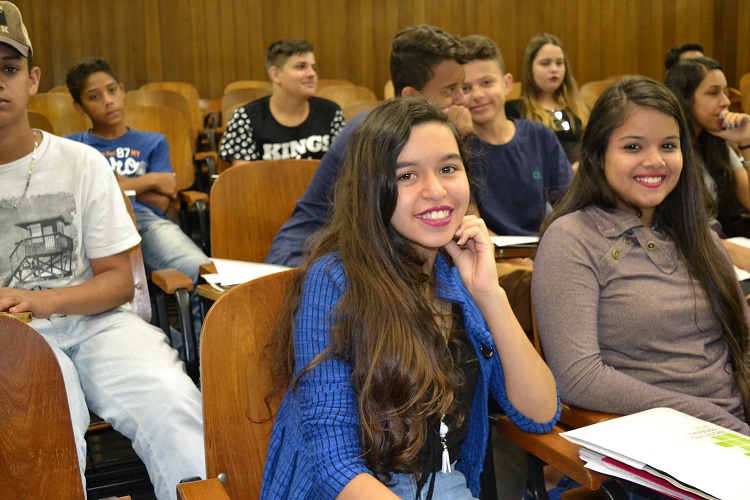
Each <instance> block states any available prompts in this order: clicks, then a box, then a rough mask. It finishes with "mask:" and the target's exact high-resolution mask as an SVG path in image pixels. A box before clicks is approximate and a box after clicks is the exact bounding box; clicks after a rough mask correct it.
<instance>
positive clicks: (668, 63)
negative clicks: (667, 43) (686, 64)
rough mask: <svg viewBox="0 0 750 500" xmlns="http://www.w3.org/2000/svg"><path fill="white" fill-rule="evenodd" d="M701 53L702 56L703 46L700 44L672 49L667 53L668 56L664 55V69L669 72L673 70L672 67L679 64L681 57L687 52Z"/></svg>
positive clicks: (690, 44) (683, 45)
mask: <svg viewBox="0 0 750 500" xmlns="http://www.w3.org/2000/svg"><path fill="white" fill-rule="evenodd" d="M693 51H696V52H700V53H701V54H702V53H703V52H704V51H703V45H701V44H699V43H685V44H682V45H680V46H679V47H672V48H671V49H669V50H668V51H667V53H666V54H664V69H666V70H667V71H669V70H670V69H672V66H674V65H675V64H677V63H678V62H679V60H680V56H681V55H682V54H683V53H685V52H693Z"/></svg>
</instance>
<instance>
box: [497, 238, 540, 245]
mask: <svg viewBox="0 0 750 500" xmlns="http://www.w3.org/2000/svg"><path fill="white" fill-rule="evenodd" d="M490 239H491V240H492V243H494V244H495V246H496V247H512V246H518V245H536V244H537V243H539V236H490Z"/></svg>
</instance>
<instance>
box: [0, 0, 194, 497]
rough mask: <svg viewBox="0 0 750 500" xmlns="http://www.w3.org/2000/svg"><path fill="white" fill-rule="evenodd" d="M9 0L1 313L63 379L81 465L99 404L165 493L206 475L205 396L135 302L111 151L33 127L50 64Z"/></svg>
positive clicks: (1, 6) (1, 110) (2, 34)
mask: <svg viewBox="0 0 750 500" xmlns="http://www.w3.org/2000/svg"><path fill="white" fill-rule="evenodd" d="M31 57H32V47H31V42H30V40H29V37H28V34H27V31H26V28H25V27H24V25H23V21H22V19H21V14H20V12H19V11H18V8H17V7H16V6H15V5H13V4H12V3H10V2H0V65H1V67H0V185H2V186H3V189H2V193H1V194H0V234H2V236H1V237H0V285H1V287H0V311H9V312H11V313H20V312H31V313H32V315H33V320H32V322H31V326H32V327H34V328H35V329H36V330H38V331H39V332H40V333H41V334H42V335H43V336H44V338H45V339H46V340H47V341H48V342H49V344H50V345H51V346H52V349H53V350H54V352H55V354H56V356H57V358H58V360H59V363H60V367H61V369H62V372H63V377H64V379H65V386H66V390H67V396H68V403H69V406H70V412H71V417H72V423H73V432H74V435H75V439H76V446H77V449H78V457H79V463H80V467H81V473H82V475H83V471H84V470H85V465H86V442H85V440H84V433H85V432H86V429H87V427H88V424H89V412H88V411H89V409H91V411H93V412H95V413H97V414H98V415H99V416H101V417H102V418H104V419H105V420H106V421H108V422H110V423H111V424H112V425H113V427H114V428H115V429H117V430H118V431H119V432H121V433H122V434H124V435H125V436H127V437H128V438H130V439H131V440H132V441H133V447H134V449H135V451H136V453H138V455H139V456H140V457H141V459H142V460H143V462H144V463H145V465H146V467H147V469H148V472H149V475H150V477H151V481H152V483H153V484H154V488H155V493H156V495H157V497H158V498H159V499H167V498H175V495H176V493H175V487H176V485H177V483H178V482H179V481H180V480H181V479H183V478H185V477H191V476H204V475H205V459H204V447H203V423H202V409H201V396H200V393H199V391H198V389H197V388H196V387H195V385H194V384H193V383H192V381H191V380H190V378H189V377H188V376H187V375H186V374H185V371H184V367H183V365H182V363H181V362H180V361H179V360H178V359H177V353H176V351H174V350H173V349H172V348H171V347H169V345H168V344H167V343H166V337H165V336H164V334H163V333H162V332H161V331H160V330H158V329H156V328H155V327H153V326H151V325H149V324H148V323H146V322H145V321H143V320H142V319H141V318H139V317H138V316H136V315H135V314H133V313H132V312H131V311H130V308H129V306H128V304H127V302H128V301H129V300H130V299H131V298H132V296H133V277H132V274H131V270H130V261H129V259H128V255H127V250H128V249H129V248H131V247H133V246H134V245H136V244H137V243H138V242H139V240H140V238H139V236H138V233H137V231H136V230H135V227H134V225H133V223H132V221H131V220H130V217H129V215H128V214H127V211H126V210H125V205H124V202H123V200H122V195H121V192H120V189H119V187H118V185H117V182H116V180H115V178H114V176H113V175H112V171H111V169H110V168H109V165H108V163H107V161H106V160H105V159H104V157H103V156H102V155H101V154H100V153H99V152H97V151H96V150H94V149H93V148H90V147H88V146H85V145H82V144H78V143H75V142H73V141H69V140H66V139H62V138H59V137H56V136H54V135H52V134H49V133H46V132H44V133H43V132H42V131H40V130H32V129H31V127H30V126H29V122H28V117H27V114H26V106H27V103H28V99H29V96H31V95H33V94H35V93H36V92H37V89H38V86H39V78H40V70H39V68H38V67H33V65H32V61H31Z"/></svg>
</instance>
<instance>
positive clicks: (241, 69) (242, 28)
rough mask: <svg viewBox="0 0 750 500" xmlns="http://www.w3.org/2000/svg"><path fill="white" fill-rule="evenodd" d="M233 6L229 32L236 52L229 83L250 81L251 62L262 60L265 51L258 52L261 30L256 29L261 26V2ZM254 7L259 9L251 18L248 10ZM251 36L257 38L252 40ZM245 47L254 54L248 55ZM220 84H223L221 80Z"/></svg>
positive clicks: (237, 3)
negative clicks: (231, 27) (231, 26)
mask: <svg viewBox="0 0 750 500" xmlns="http://www.w3.org/2000/svg"><path fill="white" fill-rule="evenodd" d="M226 3H227V2H226V1H224V2H222V11H224V5H226ZM233 4H234V11H233V12H232V21H233V22H232V24H233V29H232V30H231V33H230V35H231V36H232V43H233V45H234V47H235V49H234V50H235V52H236V57H235V61H234V64H235V75H236V78H235V79H234V80H231V81H236V80H251V78H250V75H251V74H252V66H253V65H252V61H257V60H258V59H259V58H263V57H264V56H265V50H263V51H259V50H258V49H259V48H260V47H261V46H262V45H263V40H262V32H261V30H259V29H257V28H258V27H259V26H261V24H262V23H261V20H262V19H263V11H262V8H263V4H262V3H261V2H257V3H254V4H250V3H248V2H233ZM254 5H259V6H260V9H261V10H260V12H259V13H258V14H259V15H257V16H253V15H251V14H250V9H251V8H253V7H254ZM253 35H255V36H257V37H258V38H252V37H253ZM247 47H253V52H255V53H253V54H251V53H249V51H248V50H247ZM225 80H229V78H225ZM222 83H224V81H223V80H222ZM229 83H230V81H227V82H226V84H229ZM226 84H225V86H226Z"/></svg>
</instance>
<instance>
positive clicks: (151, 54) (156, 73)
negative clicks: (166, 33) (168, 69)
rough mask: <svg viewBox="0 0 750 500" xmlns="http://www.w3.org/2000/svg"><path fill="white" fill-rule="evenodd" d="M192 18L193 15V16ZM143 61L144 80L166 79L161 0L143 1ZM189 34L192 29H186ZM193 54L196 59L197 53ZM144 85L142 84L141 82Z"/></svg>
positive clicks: (146, 81) (145, 81)
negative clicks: (163, 69)
mask: <svg viewBox="0 0 750 500" xmlns="http://www.w3.org/2000/svg"><path fill="white" fill-rule="evenodd" d="M191 18H192V16H191ZM143 26H144V40H143V52H144V57H143V63H144V64H145V66H146V67H145V68H144V69H145V74H144V75H143V76H144V78H143V79H144V82H143V83H148V82H158V81H164V79H163V78H162V72H161V69H162V67H163V66H164V63H163V62H162V50H163V48H162V39H161V13H160V11H159V2H158V1H157V0H144V2H143ZM185 31H186V35H187V36H189V33H190V31H188V30H185ZM191 55H192V56H193V59H195V53H194V52H192V53H191ZM140 85H142V84H140ZM140 85H139V86H140Z"/></svg>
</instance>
